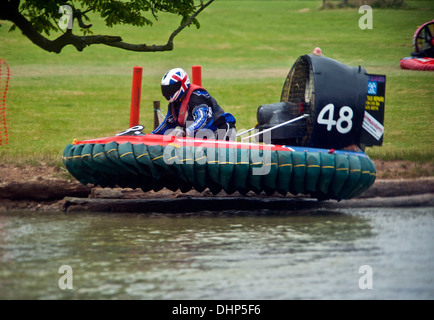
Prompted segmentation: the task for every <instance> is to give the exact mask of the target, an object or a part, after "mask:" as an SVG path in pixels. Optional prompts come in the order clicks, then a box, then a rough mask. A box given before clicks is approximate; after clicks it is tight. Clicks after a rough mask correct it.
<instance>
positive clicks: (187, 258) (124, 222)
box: [0, 208, 434, 300]
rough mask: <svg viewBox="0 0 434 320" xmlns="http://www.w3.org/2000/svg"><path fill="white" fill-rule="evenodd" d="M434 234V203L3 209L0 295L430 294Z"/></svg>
mask: <svg viewBox="0 0 434 320" xmlns="http://www.w3.org/2000/svg"><path fill="white" fill-rule="evenodd" d="M433 231H434V208H405V209H396V208H394V209H384V208H381V209H345V210H342V209H340V210H327V211H324V210H315V211H300V212H286V213H285V212H266V211H262V212H259V213H258V214H255V215H252V214H251V213H249V214H247V213H246V212H236V213H233V212H230V213H229V212H227V213H226V214H218V215H213V214H212V213H207V214H205V215H204V216H199V215H188V216H180V215H169V216H168V215H163V214H159V215H142V214H123V215H116V214H101V213H80V214H64V213H41V212H2V213H0V299H165V300H166V299H193V300H196V299H197V300H199V299H211V300H214V299H216V300H226V299H265V300H267V299H433V298H434V272H433V270H434V241H433V240H434V232H433ZM62 265H68V266H70V267H71V270H72V277H71V278H69V279H72V283H71V282H68V281H63V282H62V283H70V284H72V286H73V288H72V289H68V288H66V289H64V290H62V289H60V287H59V279H61V277H62V276H65V275H68V274H69V273H67V274H63V273H59V268H60V267H61V266H62ZM361 266H368V267H365V268H370V269H369V270H370V271H372V273H370V271H369V270H368V271H365V270H367V269H362V270H360V273H359V268H360V267H361ZM62 279H64V278H62ZM369 281H371V282H369ZM368 283H371V284H372V289H369V288H367V289H364V290H363V289H361V288H360V285H361V286H362V287H366V285H367V284H368Z"/></svg>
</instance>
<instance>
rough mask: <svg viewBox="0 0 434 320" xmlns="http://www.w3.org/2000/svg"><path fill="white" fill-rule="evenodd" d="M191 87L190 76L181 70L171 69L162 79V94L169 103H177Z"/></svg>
mask: <svg viewBox="0 0 434 320" xmlns="http://www.w3.org/2000/svg"><path fill="white" fill-rule="evenodd" d="M189 87H190V79H189V78H188V74H187V73H186V72H185V71H184V70H183V69H181V68H175V69H171V70H169V71H167V72H166V74H165V75H164V76H163V79H161V93H162V94H163V96H164V97H165V98H166V99H167V100H168V101H169V102H173V101H176V100H177V99H178V98H180V97H182V95H183V94H184V93H185V92H186V91H187V90H188V88H189Z"/></svg>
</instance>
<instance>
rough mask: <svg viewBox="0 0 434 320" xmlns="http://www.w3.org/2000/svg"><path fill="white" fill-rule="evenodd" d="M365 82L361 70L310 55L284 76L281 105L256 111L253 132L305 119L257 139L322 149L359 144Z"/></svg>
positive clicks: (363, 72) (300, 60)
mask: <svg viewBox="0 0 434 320" xmlns="http://www.w3.org/2000/svg"><path fill="white" fill-rule="evenodd" d="M368 78H369V76H368V74H367V73H366V70H365V69H364V68H362V67H360V66H359V67H349V66H347V65H345V64H343V63H341V62H338V61H336V60H333V59H330V58H328V57H324V56H317V55H313V54H309V55H303V56H301V57H299V58H298V59H297V61H296V62H295V63H294V65H293V66H292V68H291V70H290V71H289V73H288V76H287V77H286V80H285V83H284V86H283V90H282V95H281V99H280V101H281V102H278V103H273V104H266V105H261V106H260V107H259V108H258V111H257V120H258V124H257V129H258V130H259V131H263V130H266V129H269V128H271V127H274V126H276V125H278V124H282V123H284V122H287V121H289V120H291V119H294V118H296V117H299V116H301V115H306V117H305V118H303V119H301V120H297V121H295V122H292V123H289V124H286V125H283V126H281V127H278V128H276V129H273V130H271V131H269V132H268V136H267V134H266V133H264V134H262V135H259V139H258V140H259V141H261V142H262V141H263V142H268V143H274V144H286V145H295V146H306V147H316V148H326V149H331V148H334V149H342V148H344V147H346V146H349V145H360V136H361V131H362V124H363V119H364V112H365V104H366V97H367V88H368ZM270 136H271V137H270ZM267 140H268V141H267ZM270 140H271V141H270Z"/></svg>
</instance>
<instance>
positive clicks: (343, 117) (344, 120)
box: [317, 103, 353, 134]
mask: <svg viewBox="0 0 434 320" xmlns="http://www.w3.org/2000/svg"><path fill="white" fill-rule="evenodd" d="M327 113H328V117H327V118H326V114H327ZM334 113H335V106H334V105H333V104H332V103H329V104H328V105H326V106H325V107H324V108H322V109H321V111H320V113H319V114H318V119H317V122H318V123H319V124H324V125H327V131H331V130H332V129H333V126H336V130H338V132H339V133H342V134H345V133H348V132H350V131H351V128H352V127H353V122H352V121H351V120H352V118H353V110H352V109H351V108H350V107H347V106H344V107H342V108H341V109H340V110H339V119H338V120H337V121H336V120H333V115H334ZM344 124H346V125H344Z"/></svg>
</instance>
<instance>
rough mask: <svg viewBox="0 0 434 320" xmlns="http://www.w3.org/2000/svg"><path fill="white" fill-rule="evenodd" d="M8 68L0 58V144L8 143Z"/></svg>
mask: <svg viewBox="0 0 434 320" xmlns="http://www.w3.org/2000/svg"><path fill="white" fill-rule="evenodd" d="M9 79H10V70H9V66H8V64H7V63H6V61H5V60H4V59H0V145H2V144H8V129H7V124H6V94H7V91H8V87H9Z"/></svg>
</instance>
